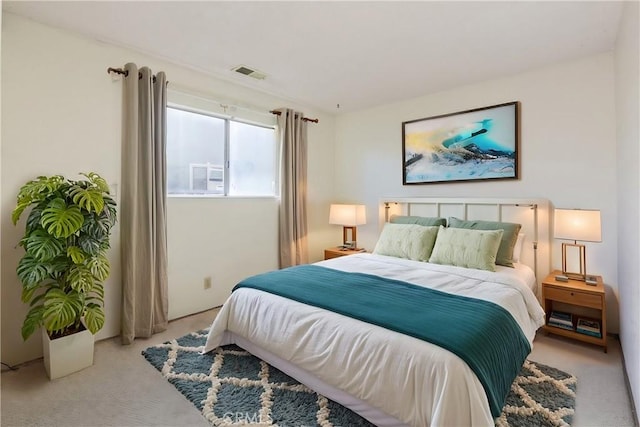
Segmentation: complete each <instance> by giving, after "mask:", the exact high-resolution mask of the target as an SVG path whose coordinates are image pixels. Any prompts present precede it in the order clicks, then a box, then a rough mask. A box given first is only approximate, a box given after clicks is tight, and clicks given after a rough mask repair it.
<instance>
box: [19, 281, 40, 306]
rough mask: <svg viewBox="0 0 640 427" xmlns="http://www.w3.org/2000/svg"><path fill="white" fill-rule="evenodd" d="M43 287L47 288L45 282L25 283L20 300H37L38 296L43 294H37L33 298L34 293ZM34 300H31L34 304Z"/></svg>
mask: <svg viewBox="0 0 640 427" xmlns="http://www.w3.org/2000/svg"><path fill="white" fill-rule="evenodd" d="M43 288H46V286H44V284H43V283H30V284H28V285H23V286H22V294H21V295H20V300H21V301H22V302H23V303H25V304H26V303H29V302H30V301H31V300H32V299H33V301H37V299H38V297H40V296H41V295H42V294H40V295H38V296H36V297H35V298H33V295H34V294H35V292H36V291H38V290H40V289H43ZM33 301H31V302H30V304H31V305H33Z"/></svg>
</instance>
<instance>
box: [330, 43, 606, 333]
mask: <svg viewBox="0 0 640 427" xmlns="http://www.w3.org/2000/svg"><path fill="white" fill-rule="evenodd" d="M425 78H428V76H425ZM509 101H520V102H521V115H520V116H521V122H520V123H521V139H520V176H521V178H520V179H518V180H510V181H485V182H465V183H451V184H430V185H412V186H403V185H402V122H403V121H408V120H413V119H419V118H425V117H430V116H435V115H439V114H446V113H452V112H456V111H463V110H468V109H471V108H476V107H484V106H489V105H495V104H500V103H504V102H509ZM615 138H616V135H615V108H614V75H613V55H612V54H611V53H607V54H601V55H597V56H593V57H588V58H584V59H582V60H579V61H574V62H568V63H562V64H558V65H554V66H550V67H546V68H542V69H537V70H533V71H530V72H527V73H523V74H519V75H515V76H511V77H508V78H501V79H497V80H492V81H487V82H484V83H480V84H474V85H469V86H465V87H460V88H457V89H454V90H449V91H446V92H441V93H437V94H433V95H428V96H423V97H419V98H415V99H411V100H407V101H404V102H398V103H394V104H390V105H384V106H380V107H377V108H372V109H369V110H365V111H359V112H355V113H351V114H346V115H343V116H339V117H338V119H337V122H336V181H335V182H336V189H335V194H336V199H337V200H341V199H342V200H345V201H353V202H361V203H365V204H366V205H367V210H368V213H369V214H370V215H371V214H374V215H375V214H377V212H378V201H379V199H380V198H381V197H389V196H391V197H393V196H396V197H400V196H404V197H407V196H432V197H439V196H444V197H511V198H546V199H549V200H550V201H551V203H552V204H553V205H555V206H556V207H568V208H573V207H575V208H585V209H586V208H590V209H600V210H601V211H602V240H603V241H602V243H599V244H595V243H592V244H587V262H588V266H587V267H588V272H589V273H593V274H601V275H602V276H603V278H604V281H605V283H606V285H607V287H608V292H607V306H608V307H607V308H608V326H609V329H610V330H611V331H614V332H616V331H617V330H618V321H617V319H618V310H617V307H618V303H617V294H618V285H617V283H618V277H617V264H616V263H617V261H616V259H617V229H616V224H617V205H616V191H615V188H616V140H615ZM377 233H378V224H377V222H375V221H368V224H367V225H365V226H361V227H359V242H361V243H362V244H363V245H364V246H365V247H367V248H372V247H373V246H374V244H375V242H376V238H377ZM559 245H560V243H559V242H554V251H553V254H552V265H554V267H556V268H560V267H561V265H560V264H561V255H560V253H559Z"/></svg>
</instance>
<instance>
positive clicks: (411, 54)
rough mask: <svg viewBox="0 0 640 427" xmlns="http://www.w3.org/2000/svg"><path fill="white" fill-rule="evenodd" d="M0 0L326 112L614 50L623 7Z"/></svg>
mask: <svg viewBox="0 0 640 427" xmlns="http://www.w3.org/2000/svg"><path fill="white" fill-rule="evenodd" d="M2 4H3V10H4V11H5V12H11V13H16V14H20V15H24V16H26V17H29V18H32V19H34V20H36V21H39V22H42V23H45V24H49V25H52V26H55V27H61V28H66V29H69V30H71V31H75V32H79V33H83V34H86V35H88V36H90V37H93V38H96V39H99V40H102V41H107V42H110V43H113V44H117V45H122V46H126V47H129V48H133V49H135V50H138V51H142V52H145V53H148V54H151V55H154V56H157V57H161V58H164V59H166V60H170V61H172V62H175V63H178V64H181V65H184V66H188V67H191V68H195V69H198V70H200V71H204V72H206V73H208V74H211V75H214V76H216V77H218V78H222V79H225V80H229V81H233V82H236V83H239V84H242V85H245V86H249V87H252V88H256V89H259V90H262V91H264V92H267V93H270V94H273V95H277V96H280V97H283V98H286V99H289V100H292V101H296V102H298V103H302V104H305V105H309V106H313V107H316V108H319V109H322V110H324V111H327V112H330V113H340V112H345V111H353V110H357V109H362V108H367V107H372V106H375V105H381V104H386V103H390V102H394V101H399V100H403V99H408V98H413V97H417V96H421V95H426V94H429V93H433V92H437V91H441V90H445V89H448V88H452V87H457V86H461V85H465V84H469V83H474V82H479V81H483V80H487V79H491V78H496V77H500V76H505V75H509V74H513V73H518V72H522V71H524V70H527V69H530V68H534V67H541V66H544V65H547V64H551V63H554V62H558V61H563V60H570V59H575V58H579V57H582V56H587V55H591V54H595V53H599V52H604V51H608V50H611V49H613V46H614V44H615V38H616V33H617V28H618V22H619V20H620V16H621V13H622V6H623V4H622V3H621V2H610V1H604V2H592V1H588V2H576V1H570V2H551V1H546V2H514V1H512V2H483V1H473V2H433V1H430V2H427V1H425V2H392V1H389V2H365V1H357V2H334V1H322V2H270V1H266V2H262V1H261V2H242V1H239V2H238V1H236V2H184V1H171V2H167V1H164V2H148V1H143V2H117V1H116V2H113V1H112V2H94V1H86V2H85V1H81V2H58V1H43V2H11V1H3V2H2ZM240 64H244V65H247V66H249V67H252V68H255V69H257V70H259V71H262V72H265V73H266V74H267V75H268V76H267V78H266V79H265V80H263V81H258V80H254V79H251V78H249V77H246V76H242V75H240V74H237V73H234V72H232V71H230V69H231V68H232V67H234V66H237V65H240ZM107 65H116V64H107ZM169 77H170V76H169ZM337 104H340V108H339V109H337V108H336V105H337Z"/></svg>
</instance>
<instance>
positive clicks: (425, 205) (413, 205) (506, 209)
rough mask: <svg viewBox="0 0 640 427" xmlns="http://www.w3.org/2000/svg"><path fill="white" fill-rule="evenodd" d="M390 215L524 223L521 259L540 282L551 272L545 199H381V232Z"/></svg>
mask: <svg viewBox="0 0 640 427" xmlns="http://www.w3.org/2000/svg"><path fill="white" fill-rule="evenodd" d="M391 215H415V216H427V217H442V218H449V217H452V216H453V217H456V218H460V219H466V220H473V219H475V220H485V221H503V222H515V223H518V224H522V230H521V231H520V232H521V233H524V234H525V242H524V245H523V247H522V254H521V260H520V262H522V263H523V264H526V265H528V266H529V267H531V268H532V269H533V271H534V272H535V273H536V277H537V280H538V289H540V281H541V280H542V279H544V277H545V276H546V275H547V274H549V272H550V271H551V246H550V243H551V241H550V231H549V224H550V221H549V218H550V207H549V201H548V200H546V199H493V198H488V199H484V198H432V197H413V198H406V197H385V198H383V199H380V215H379V225H380V229H382V226H383V225H384V223H385V222H387V221H388V219H389V218H390V217H391Z"/></svg>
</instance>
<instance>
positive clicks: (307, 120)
mask: <svg viewBox="0 0 640 427" xmlns="http://www.w3.org/2000/svg"><path fill="white" fill-rule="evenodd" d="M269 112H270V113H271V114H275V115H276V116H279V115H281V114H282V111H273V110H272V111H269ZM302 120H304V121H305V122H313V123H318V121H319V120H318V119H310V118H308V117H303V118H302Z"/></svg>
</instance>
